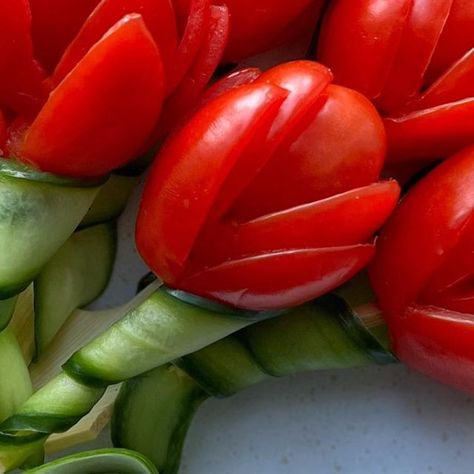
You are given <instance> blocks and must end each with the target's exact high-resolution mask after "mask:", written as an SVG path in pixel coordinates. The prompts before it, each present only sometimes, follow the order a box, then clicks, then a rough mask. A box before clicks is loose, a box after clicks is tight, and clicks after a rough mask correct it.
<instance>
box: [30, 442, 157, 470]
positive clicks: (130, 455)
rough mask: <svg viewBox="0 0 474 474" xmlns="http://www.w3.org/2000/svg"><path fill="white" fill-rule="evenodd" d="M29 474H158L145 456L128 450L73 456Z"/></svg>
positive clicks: (103, 451)
mask: <svg viewBox="0 0 474 474" xmlns="http://www.w3.org/2000/svg"><path fill="white" fill-rule="evenodd" d="M26 472H27V473H29V474H99V473H103V474H112V473H120V474H158V471H157V470H156V468H155V466H154V465H153V463H152V462H151V461H149V460H148V459H147V458H146V457H145V456H143V455H142V454H140V453H137V452H134V451H130V450H128V449H113V448H110V449H98V450H95V451H85V452H82V453H78V454H72V455H70V456H66V457H64V458H61V459H56V460H55V461H52V462H49V463H47V464H44V465H43V466H39V467H36V468H34V469H30V470H28V471H26Z"/></svg>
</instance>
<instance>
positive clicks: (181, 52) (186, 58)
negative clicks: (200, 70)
mask: <svg viewBox="0 0 474 474" xmlns="http://www.w3.org/2000/svg"><path fill="white" fill-rule="evenodd" d="M178 3H179V2H178ZM187 3H188V4H189V5H188V9H187V15H186V22H185V27H184V32H183V35H182V37H181V40H180V41H179V44H178V49H177V51H176V55H175V57H174V59H173V62H172V64H171V66H170V69H169V77H168V83H167V93H168V94H170V93H171V92H173V91H174V90H175V89H176V87H177V86H178V84H179V83H180V82H181V80H182V79H183V77H184V76H185V74H186V72H187V71H188V69H189V68H190V67H191V64H192V63H193V61H194V58H195V57H196V54H197V52H198V51H199V48H200V47H201V44H202V42H203V40H204V38H205V37H206V34H207V30H208V28H209V18H210V7H211V5H210V0H190V1H189V2H187ZM178 11H179V10H176V13H177V14H178ZM179 16H180V15H179V14H178V17H179ZM178 22H179V18H178Z"/></svg>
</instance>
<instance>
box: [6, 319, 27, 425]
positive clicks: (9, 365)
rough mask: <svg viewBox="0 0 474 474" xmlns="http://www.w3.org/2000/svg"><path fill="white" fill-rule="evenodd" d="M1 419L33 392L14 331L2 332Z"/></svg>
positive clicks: (14, 409) (7, 415) (10, 413)
mask: <svg viewBox="0 0 474 474" xmlns="http://www.w3.org/2000/svg"><path fill="white" fill-rule="evenodd" d="M0 381H1V383H0V421H3V420H5V419H7V418H8V417H9V416H11V415H12V414H13V413H15V411H16V410H17V409H18V408H19V407H20V406H21V404H22V403H24V402H25V401H26V400H27V399H28V397H29V396H31V394H32V392H33V388H32V385H31V379H30V374H29V372H28V367H27V365H26V362H25V360H24V358H23V353H22V352H21V348H20V346H19V344H18V341H17V339H16V337H15V335H14V334H13V332H12V331H11V330H10V329H9V328H7V329H5V330H3V331H2V332H0Z"/></svg>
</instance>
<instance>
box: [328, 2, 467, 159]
mask: <svg viewBox="0 0 474 474" xmlns="http://www.w3.org/2000/svg"><path fill="white" fill-rule="evenodd" d="M473 25H474V5H473V2H470V1H469V0H395V1H393V2H392V1H391V2H380V1H378V0H335V1H334V3H332V4H331V6H330V8H329V13H328V15H327V16H326V17H325V20H324V22H323V28H322V33H321V38H320V44H319V58H320V60H321V61H322V62H323V63H324V64H326V65H327V66H328V67H330V68H331V69H332V71H333V72H334V75H335V78H336V82H337V83H339V84H341V85H345V86H347V87H352V88H354V89H356V90H358V91H360V92H362V93H363V94H365V95H366V96H367V97H369V98H370V99H371V100H372V101H373V102H374V104H375V105H376V106H377V108H378V110H379V111H380V112H381V113H382V115H383V116H384V118H385V124H386V130H387V136H388V146H389V156H390V160H389V161H394V160H395V161H397V162H398V161H403V162H406V161H412V162H416V161H420V160H421V161H435V160H438V159H443V158H446V157H448V156H450V155H452V154H453V153H455V152H457V151H459V150H461V149H462V148H464V147H465V146H467V145H468V144H469V143H471V142H472V136H473V134H474V120H473V116H474V102H473V99H474V61H473V54H474V27H473ZM460 104H462V105H460ZM435 107H436V108H437V109H436V111H434V110H433V109H434V108H435Z"/></svg>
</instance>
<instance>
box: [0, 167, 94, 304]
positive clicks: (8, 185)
mask: <svg viewBox="0 0 474 474" xmlns="http://www.w3.org/2000/svg"><path fill="white" fill-rule="evenodd" d="M23 168H24V167H23ZM44 175H45V174H44V173H39V172H36V171H33V170H30V169H27V168H25V169H22V170H17V169H16V168H15V167H14V165H13V164H12V163H9V162H7V160H0V299H7V298H10V297H12V296H14V295H16V294H18V293H19V292H20V291H22V290H24V289H25V288H26V287H27V286H28V285H29V284H30V282H31V281H32V280H33V279H34V278H35V277H36V275H37V274H38V273H39V272H40V270H41V268H42V267H43V266H44V265H45V264H46V263H47V262H48V261H49V260H50V259H51V257H52V256H53V255H54V254H55V253H56V251H57V250H58V248H59V247H61V245H63V244H64V242H65V241H66V240H67V238H68V237H69V236H70V235H71V234H72V233H73V231H74V230H75V228H76V227H77V226H78V224H79V223H80V222H81V220H82V218H83V217H84V215H85V214H86V213H87V210H88V209H89V207H90V206H91V204H92V202H93V200H94V198H95V196H96V194H97V192H98V190H99V187H98V186H96V185H94V186H79V185H77V183H76V182H70V181H67V183H68V184H66V183H65V182H61V183H59V182H57V180H56V181H55V180H53V179H50V177H49V176H46V177H45V176H44Z"/></svg>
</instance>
